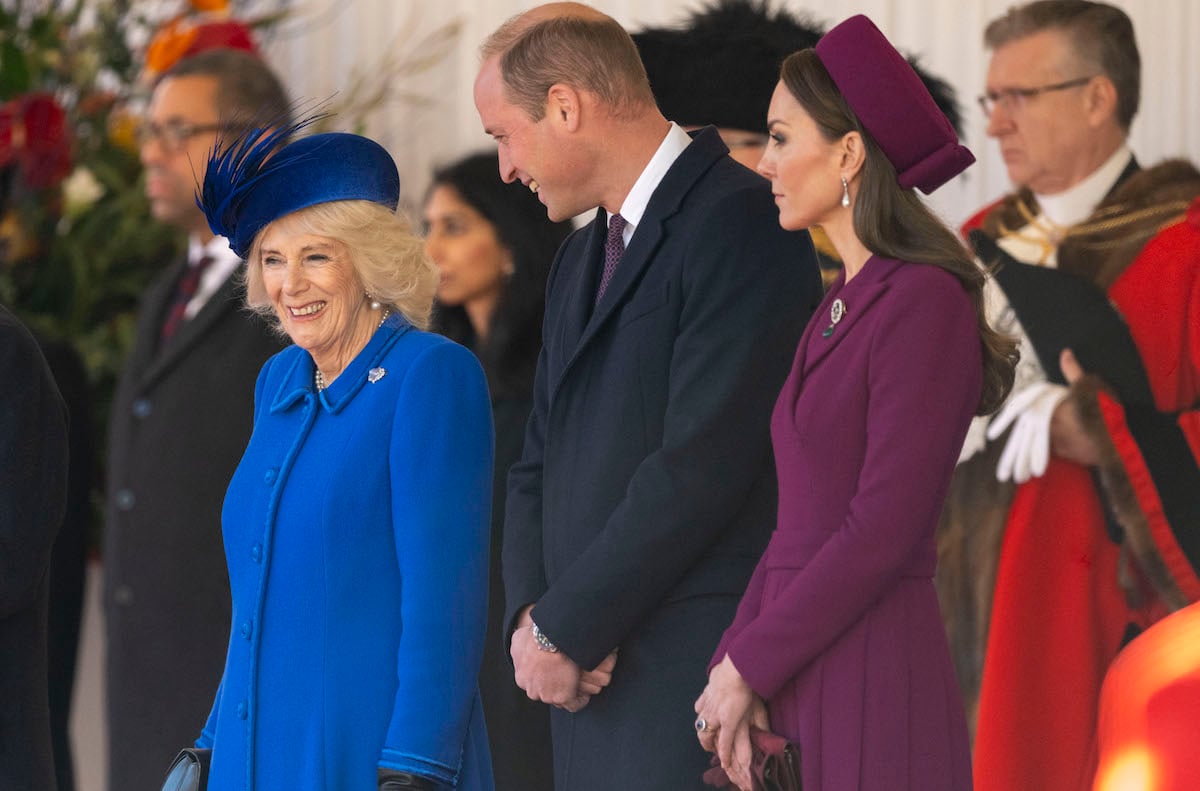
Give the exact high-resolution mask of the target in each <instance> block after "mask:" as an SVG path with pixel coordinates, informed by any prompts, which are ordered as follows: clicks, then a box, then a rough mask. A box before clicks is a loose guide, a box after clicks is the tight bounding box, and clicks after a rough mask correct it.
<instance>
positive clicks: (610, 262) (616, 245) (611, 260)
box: [596, 214, 628, 303]
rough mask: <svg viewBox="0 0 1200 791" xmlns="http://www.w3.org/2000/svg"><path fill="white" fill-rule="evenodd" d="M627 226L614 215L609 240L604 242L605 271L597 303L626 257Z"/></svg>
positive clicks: (611, 220)
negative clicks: (625, 232) (622, 259)
mask: <svg viewBox="0 0 1200 791" xmlns="http://www.w3.org/2000/svg"><path fill="white" fill-rule="evenodd" d="M627 224H628V223H626V222H625V218H624V217H622V216H621V215H619V214H614V215H613V216H612V217H611V218H610V219H609V221H608V238H606V239H605V240H604V271H603V272H602V273H601V274H600V287H599V288H597V289H596V302H597V303H599V302H600V298H601V297H603V296H604V292H605V291H606V290H607V289H608V281H610V280H612V276H613V272H615V271H616V270H617V264H618V263H620V261H621V256H623V255H625V237H624V236H623V235H622V234H623V232H624V231H625V226H626V225H627Z"/></svg>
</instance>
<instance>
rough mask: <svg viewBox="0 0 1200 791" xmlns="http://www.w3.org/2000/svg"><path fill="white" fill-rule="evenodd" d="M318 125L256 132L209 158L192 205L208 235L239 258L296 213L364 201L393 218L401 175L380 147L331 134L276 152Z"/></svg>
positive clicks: (303, 123) (354, 137)
mask: <svg viewBox="0 0 1200 791" xmlns="http://www.w3.org/2000/svg"><path fill="white" fill-rule="evenodd" d="M314 120H316V119H312V118H310V119H308V120H306V121H301V122H300V123H298V124H295V125H293V126H289V127H286V128H283V129H275V130H271V129H254V130H252V131H251V132H249V133H247V134H246V135H245V136H244V137H241V138H239V139H237V140H235V141H233V142H232V143H231V144H229V145H221V144H218V145H217V147H216V149H215V150H214V151H213V153H212V154H210V155H209V159H208V169H207V170H206V171H205V174H204V185H203V187H202V188H201V191H200V195H199V196H198V198H197V200H196V202H197V203H198V204H199V205H200V208H201V209H203V210H204V215H205V217H207V218H208V227H209V228H211V229H212V232H213V233H215V234H217V235H218V236H224V237H226V238H227V239H229V246H230V247H231V248H232V249H233V251H234V252H235V253H237V254H238V255H239V256H241V257H242V258H245V257H246V256H247V254H248V253H249V252H250V245H251V244H252V243H253V242H254V237H255V236H257V235H258V232H259V231H261V230H262V229H263V228H265V227H266V226H267V225H269V224H270V223H272V222H274V221H275V220H277V219H279V218H280V217H283V216H284V215H287V214H291V213H292V212H294V211H298V210H300V209H305V208H308V207H309V206H314V205H316V204H318V203H328V202H330V201H339V200H367V201H373V202H374V203H379V204H382V205H384V206H387V207H388V208H389V209H392V210H393V211H395V209H396V206H397V205H398V204H399V202H400V174H399V172H398V171H397V170H396V163H395V162H393V161H392V157H391V155H389V154H388V152H387V151H386V150H385V149H384V148H383V146H381V145H379V144H378V143H376V142H375V141H374V140H371V139H369V138H366V137H362V136H360V135H351V134H345V133H342V132H329V133H325V134H318V135H312V136H310V137H305V138H301V139H299V140H296V141H294V142H291V143H288V144H286V145H283V146H282V147H280V146H281V143H282V142H283V141H284V140H286V139H287V138H288V137H290V136H291V135H292V134H293V133H294V132H296V131H297V130H299V129H301V128H303V127H305V126H308V125H309V124H311V123H312V122H313V121H314Z"/></svg>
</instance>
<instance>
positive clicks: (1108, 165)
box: [1035, 143, 1133, 225]
mask: <svg viewBox="0 0 1200 791" xmlns="http://www.w3.org/2000/svg"><path fill="white" fill-rule="evenodd" d="M1132 158H1133V152H1132V151H1130V150H1129V146H1127V145H1125V144H1124V143H1122V144H1121V146H1120V147H1119V148H1118V149H1117V150H1116V151H1114V152H1113V155H1112V156H1110V157H1109V158H1108V159H1107V160H1106V161H1105V163H1104V164H1103V165H1101V166H1100V167H1098V168H1096V169H1095V170H1094V171H1092V174H1091V175H1090V176H1088V177H1087V178H1085V179H1084V180H1083V181H1081V182H1079V183H1078V184H1076V185H1075V186H1073V187H1071V188H1070V189H1068V190H1065V191H1063V192H1060V193H1058V194H1057V195H1036V196H1035V197H1037V202H1038V207H1039V208H1040V209H1041V211H1042V214H1044V215H1046V217H1047V218H1048V219H1049V220H1050V221H1051V222H1053V223H1055V224H1056V225H1074V224H1075V223H1078V222H1083V221H1084V220H1085V219H1087V218H1088V217H1089V216H1090V215H1091V213H1092V212H1093V211H1095V210H1096V206H1098V205H1099V204H1100V201H1102V200H1104V196H1105V195H1107V194H1108V193H1109V190H1111V189H1112V188H1113V185H1114V184H1116V183H1117V179H1118V178H1120V177H1121V174H1122V173H1123V172H1125V168H1126V167H1128V166H1129V161H1130V160H1131V159H1132Z"/></svg>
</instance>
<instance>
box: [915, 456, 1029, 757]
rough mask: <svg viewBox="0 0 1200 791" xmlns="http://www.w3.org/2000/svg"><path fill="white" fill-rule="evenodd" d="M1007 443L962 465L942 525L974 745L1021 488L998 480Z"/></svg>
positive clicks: (940, 587) (947, 619) (946, 582)
mask: <svg viewBox="0 0 1200 791" xmlns="http://www.w3.org/2000/svg"><path fill="white" fill-rule="evenodd" d="M1004 445H1005V438H1003V437H1002V438H1001V439H1000V440H999V441H995V442H989V443H988V445H987V447H986V448H985V449H984V450H983V451H982V452H980V453H978V454H976V455H975V456H973V457H971V458H970V459H968V460H967V461H965V462H963V463H962V464H960V465H958V468H957V469H956V470H955V472H954V477H953V478H952V479H951V481H950V490H949V492H948V493H947V495H946V503H945V506H944V507H943V509H942V518H941V520H940V522H939V523H938V540H937V550H938V568H937V576H936V577H935V582H936V583H937V592H938V600H939V602H940V604H941V608H942V619H943V621H944V623H945V625H946V636H947V638H948V640H949V643H950V653H951V656H952V657H953V659H954V669H955V671H956V674H957V676H958V685H959V689H960V690H961V692H962V697H963V704H964V705H965V706H966V710H967V722H968V724H969V725H970V728H971V735H972V740H974V733H975V716H976V710H977V708H978V705H979V686H980V683H981V682H982V680H983V660H984V657H985V656H986V652H987V636H988V625H989V623H990V622H991V618H992V598H993V595H994V593H995V589H996V573H997V569H998V566H999V560H1000V545H1001V542H1002V541H1003V539H1004V527H1005V525H1006V524H1008V512H1009V509H1010V508H1011V506H1012V498H1013V494H1014V492H1015V491H1016V486H1015V485H1014V484H1013V483H1011V482H1004V483H1001V482H1000V481H998V480H996V465H997V464H998V463H999V460H1000V453H1001V452H1002V451H1003V449H1004Z"/></svg>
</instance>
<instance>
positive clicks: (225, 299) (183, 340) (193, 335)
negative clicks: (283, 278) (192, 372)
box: [138, 269, 245, 388]
mask: <svg viewBox="0 0 1200 791" xmlns="http://www.w3.org/2000/svg"><path fill="white" fill-rule="evenodd" d="M240 271H241V270H240V269H239V270H238V271H237V272H235V273H234V274H232V275H230V276H229V277H228V278H227V279H226V280H225V282H224V283H222V284H221V287H220V288H218V289H217V290H216V292H215V293H214V294H213V295H212V296H211V297H209V299H208V301H207V302H205V303H204V307H202V308H201V309H200V312H199V313H197V314H196V315H195V316H193V317H192V318H191V319H189V320H187V321H185V322H183V324H181V325H180V326H179V329H178V330H177V331H176V333H175V335H174V336H173V337H172V338H171V339H170V340H168V341H167V343H166V345H164V346H163V347H162V348H160V349H159V350H158V352H157V354H155V355H154V358H153V360H152V361H151V363H150V364H149V366H148V367H147V368H146V369H145V371H144V372H143V374H142V376H141V377H140V379H139V381H138V386H139V387H141V388H145V387H149V386H151V385H152V384H154V382H155V381H156V380H157V379H158V378H159V377H161V376H162V375H163V374H164V373H165V372H166V371H168V370H170V368H171V366H172V365H174V364H175V363H176V361H178V360H179V359H180V358H181V357H183V356H184V354H185V353H186V352H187V350H188V349H190V348H191V347H193V346H195V345H196V343H197V342H198V341H199V340H200V339H201V338H202V337H204V335H205V333H207V332H208V330H209V329H210V328H211V327H212V326H213V325H214V324H216V323H217V322H218V321H220V320H221V317H223V316H225V315H227V314H228V313H230V312H231V311H235V310H242V309H244V308H245V305H244V303H243V302H242V299H241V293H242V290H241V286H240V285H239V274H238V273H240Z"/></svg>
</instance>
